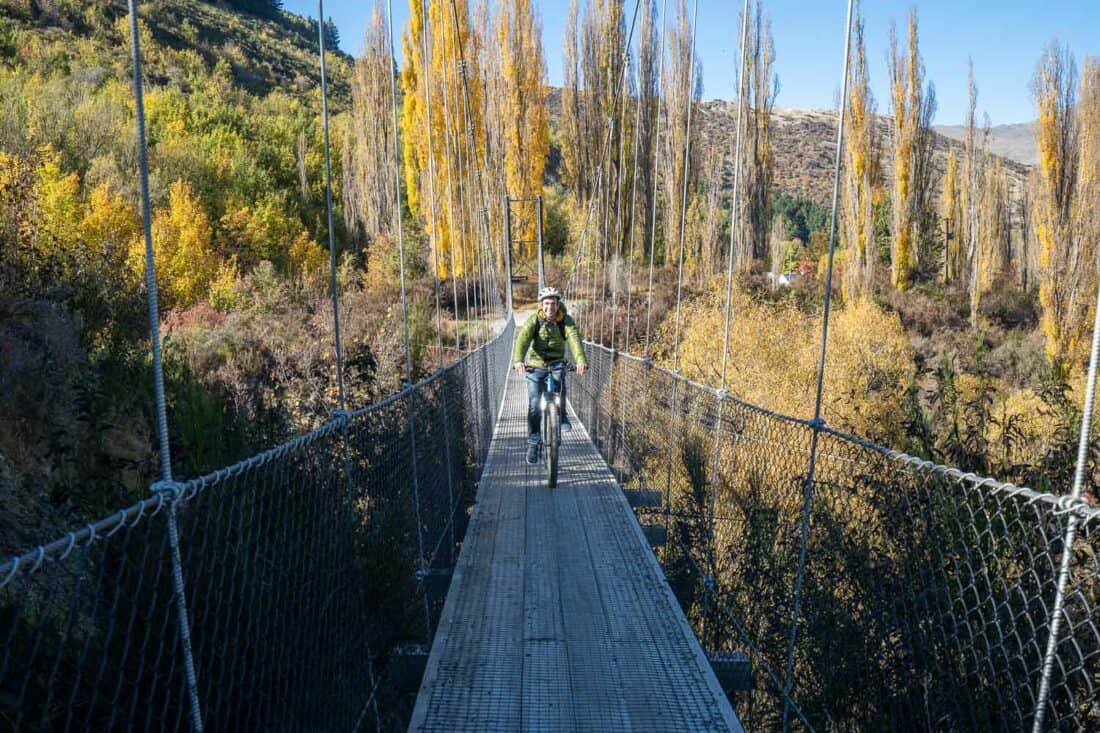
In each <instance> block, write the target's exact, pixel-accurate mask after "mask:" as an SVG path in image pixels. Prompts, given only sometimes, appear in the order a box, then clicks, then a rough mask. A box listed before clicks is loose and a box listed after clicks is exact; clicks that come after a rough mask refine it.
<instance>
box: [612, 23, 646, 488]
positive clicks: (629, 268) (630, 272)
mask: <svg viewBox="0 0 1100 733" xmlns="http://www.w3.org/2000/svg"><path fill="white" fill-rule="evenodd" d="M639 43H640V42H639ZM638 58H639V62H640V60H641V53H639V54H638ZM641 118H642V89H641V84H640V83H639V84H638V95H637V99H636V100H635V104H634V141H633V147H634V155H633V158H632V160H631V170H632V171H633V176H632V180H631V184H630V246H629V249H628V252H627V256H626V322H625V323H624V325H623V351H625V352H627V353H629V352H630V315H631V313H630V294H631V290H632V289H633V287H634V234H635V232H636V231H637V229H638V227H637V221H636V218H637V216H636V215H637V211H638V209H637V195H638V146H639V139H640V137H641V134H640V130H641ZM611 347H612V349H614V348H615V343H614V338H612V343H611ZM626 404H627V400H626V399H620V405H619V445H620V446H621V448H622V450H621V453H620V459H619V466H620V470H621V469H622V468H623V467H624V465H625V461H626V459H627V455H626ZM623 475H625V474H623Z"/></svg>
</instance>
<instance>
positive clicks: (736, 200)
mask: <svg viewBox="0 0 1100 733" xmlns="http://www.w3.org/2000/svg"><path fill="white" fill-rule="evenodd" d="M741 12H742V15H743V17H742V19H741V73H740V76H738V85H737V129H736V131H735V133H734V153H733V192H732V201H731V202H730V246H729V253H728V255H727V256H726V260H727V261H726V311H725V321H724V324H725V325H724V326H723V331H722V334H723V335H722V389H725V388H726V366H727V364H728V363H729V354H730V309H731V306H732V302H733V264H734V250H735V249H737V250H738V251H740V249H741V248H742V247H743V241H744V232H743V231H742V229H741V216H740V212H741V133H742V129H743V125H744V114H745V102H747V101H748V100H747V97H748V93H747V92H746V90H745V82H746V81H747V80H746V76H747V75H748V60H749V53H748V38H749V0H745V7H744V9H743V10H742V11H741Z"/></svg>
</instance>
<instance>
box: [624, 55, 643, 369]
mask: <svg viewBox="0 0 1100 733" xmlns="http://www.w3.org/2000/svg"><path fill="white" fill-rule="evenodd" d="M638 56H639V61H640V58H641V54H640V53H639V54H638ZM641 126H642V89H641V84H640V83H639V84H638V97H637V100H636V103H635V105H634V156H633V162H632V164H631V169H632V170H633V172H634V174H633V175H632V176H631V182H630V246H629V252H628V254H627V257H626V323H625V324H624V328H623V351H627V352H629V351H630V301H631V292H632V290H633V286H634V235H635V233H636V232H637V229H638V227H637V223H638V222H637V221H636V219H637V212H638V208H637V205H638V198H637V197H638V148H639V145H640V139H641Z"/></svg>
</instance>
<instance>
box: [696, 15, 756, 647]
mask: <svg viewBox="0 0 1100 733" xmlns="http://www.w3.org/2000/svg"><path fill="white" fill-rule="evenodd" d="M741 15H742V17H741V71H740V73H739V75H738V77H737V79H738V85H737V129H736V130H735V133H734V138H735V142H734V162H733V192H732V199H731V202H730V246H729V253H728V254H727V257H726V259H727V262H726V310H725V320H724V326H723V336H722V377H721V386H720V388H719V392H718V411H717V412H718V414H717V418H716V419H715V421H714V452H713V457H712V459H711V470H710V497H709V503H710V507H709V515H710V516H709V517H708V521H707V538H708V541H707V545H708V559H709V562H710V572H711V574H712V575H713V574H715V572H716V567H717V562H716V551H715V546H714V543H715V512H716V507H717V503H718V484H719V476H718V473H719V466H720V457H721V440H722V413H723V412H724V408H725V404H726V400H725V391H726V365H727V362H728V359H729V348H730V306H731V304H732V301H733V252H734V242H735V241H736V240H737V239H740V238H741V237H740V236H739V235H740V234H741V225H740V216H739V212H740V210H741V207H740V194H741V188H740V187H741V127H742V119H743V115H744V110H745V102H746V97H747V96H748V95H747V93H746V92H745V81H746V78H745V77H746V73H747V72H746V66H747V65H748V36H749V0H745V6H744V8H743V9H742V11H741ZM707 596H708V598H709V596H710V588H709V586H707ZM703 613H704V617H703V626H704V629H706V627H707V625H708V622H709V619H710V604H709V603H707V604H704V606H703ZM704 633H705V631H704Z"/></svg>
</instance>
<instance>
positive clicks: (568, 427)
mask: <svg viewBox="0 0 1100 733" xmlns="http://www.w3.org/2000/svg"><path fill="white" fill-rule="evenodd" d="M561 431H562V432H563V433H571V432H573V423H571V422H569V419H568V418H566V417H562V419H561Z"/></svg>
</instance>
